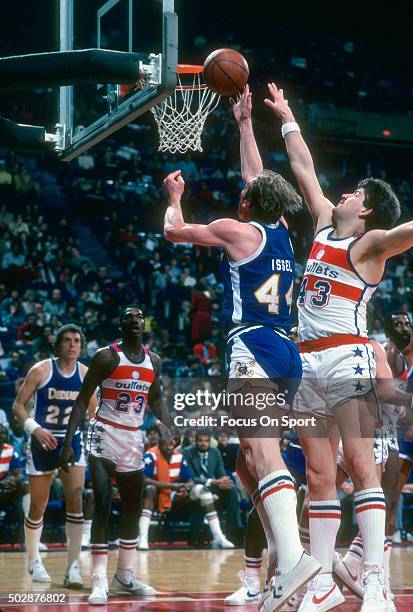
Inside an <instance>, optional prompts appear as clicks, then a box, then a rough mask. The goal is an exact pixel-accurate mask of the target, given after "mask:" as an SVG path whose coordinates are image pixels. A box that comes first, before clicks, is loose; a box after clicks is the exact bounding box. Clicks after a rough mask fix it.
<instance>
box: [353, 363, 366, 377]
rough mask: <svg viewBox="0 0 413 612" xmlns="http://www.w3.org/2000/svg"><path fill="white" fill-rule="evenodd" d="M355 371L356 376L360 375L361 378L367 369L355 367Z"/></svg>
mask: <svg viewBox="0 0 413 612" xmlns="http://www.w3.org/2000/svg"><path fill="white" fill-rule="evenodd" d="M353 370H354V374H360V376H361V375H362V374H363V370H365V368H362V367H360V366H359V365H357V367H354V366H353Z"/></svg>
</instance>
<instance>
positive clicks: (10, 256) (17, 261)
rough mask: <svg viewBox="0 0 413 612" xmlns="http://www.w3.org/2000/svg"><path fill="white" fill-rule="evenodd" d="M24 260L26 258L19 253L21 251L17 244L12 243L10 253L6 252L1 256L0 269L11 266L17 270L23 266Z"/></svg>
mask: <svg viewBox="0 0 413 612" xmlns="http://www.w3.org/2000/svg"><path fill="white" fill-rule="evenodd" d="M25 259H26V258H25V256H24V255H23V253H22V252H21V249H20V247H19V245H18V244H17V242H13V243H12V245H11V249H10V251H7V252H6V253H5V254H4V256H3V259H2V260H1V267H2V269H3V270H7V269H8V268H11V266H15V267H16V268H19V267H20V266H22V265H23V264H24V262H25Z"/></svg>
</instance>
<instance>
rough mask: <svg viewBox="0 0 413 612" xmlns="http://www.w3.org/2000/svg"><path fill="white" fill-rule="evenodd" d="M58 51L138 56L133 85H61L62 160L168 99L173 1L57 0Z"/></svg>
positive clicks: (173, 54) (174, 34)
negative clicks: (101, 52)
mask: <svg viewBox="0 0 413 612" xmlns="http://www.w3.org/2000/svg"><path fill="white" fill-rule="evenodd" d="M59 1H60V24H59V25H60V32H59V35H60V50H61V51H71V50H80V49H91V48H97V49H110V50H113V51H123V52H129V53H135V54H137V56H138V57H139V72H138V74H137V75H136V85H128V86H124V87H121V85H122V83H111V84H105V85H101V86H99V85H98V86H96V85H95V84H91V85H70V86H64V87H60V95H59V124H58V133H59V141H58V142H59V144H58V147H57V149H58V153H59V156H60V159H62V160H64V161H70V160H72V159H74V158H75V157H77V156H78V155H80V154H81V153H82V152H83V151H86V150H87V149H89V148H90V147H92V146H94V145H95V144H97V143H98V142H100V141H101V140H103V139H105V138H107V137H108V136H109V135H110V134H111V133H113V132H114V131H116V130H118V129H120V128H121V127H123V126H124V125H127V124H128V123H130V122H131V121H133V120H134V119H136V117H138V116H139V115H141V114H142V113H144V112H145V111H147V110H149V108H151V107H152V106H154V105H155V104H158V103H159V102H161V101H162V100H163V99H164V98H166V97H168V96H169V95H170V94H171V93H172V91H173V90H174V88H175V86H176V65H177V63H178V17H177V15H176V13H175V12H174V0H88V1H87V2H85V0H59Z"/></svg>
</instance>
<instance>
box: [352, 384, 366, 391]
mask: <svg viewBox="0 0 413 612" xmlns="http://www.w3.org/2000/svg"><path fill="white" fill-rule="evenodd" d="M354 390H355V391H364V385H362V384H361V383H360V382H358V383H357V385H354Z"/></svg>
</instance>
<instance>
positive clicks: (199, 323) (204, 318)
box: [191, 283, 212, 343]
mask: <svg viewBox="0 0 413 612" xmlns="http://www.w3.org/2000/svg"><path fill="white" fill-rule="evenodd" d="M211 311H212V302H211V295H210V293H209V291H208V290H206V289H205V287H204V286H203V285H201V284H200V283H197V285H196V288H195V290H194V291H193V293H192V304H191V313H192V342H194V343H195V342H198V341H199V340H200V339H201V338H202V337H203V336H210V335H211V333H212V321H211Z"/></svg>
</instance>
